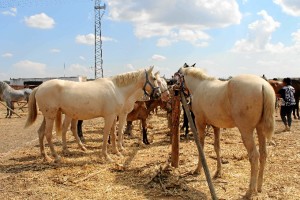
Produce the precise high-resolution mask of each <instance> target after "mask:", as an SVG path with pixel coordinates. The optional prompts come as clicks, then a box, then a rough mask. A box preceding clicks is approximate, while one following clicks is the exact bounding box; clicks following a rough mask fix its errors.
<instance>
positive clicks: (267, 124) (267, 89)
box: [261, 84, 276, 141]
mask: <svg viewBox="0 0 300 200" xmlns="http://www.w3.org/2000/svg"><path fill="white" fill-rule="evenodd" d="M262 95H263V111H262V118H261V123H262V124H263V130H264V131H263V132H264V135H265V137H266V138H267V140H268V141H270V140H271V138H272V136H273V133H274V128H275V101H276V97H275V93H274V90H273V88H272V87H271V86H270V85H266V84H264V85H262Z"/></svg>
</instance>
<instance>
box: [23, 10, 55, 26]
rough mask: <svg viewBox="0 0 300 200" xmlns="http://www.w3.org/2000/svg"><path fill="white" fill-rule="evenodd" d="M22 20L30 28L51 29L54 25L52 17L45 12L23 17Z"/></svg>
mask: <svg viewBox="0 0 300 200" xmlns="http://www.w3.org/2000/svg"><path fill="white" fill-rule="evenodd" d="M24 21H25V24H26V25H27V26H29V27H32V28H40V29H51V28H53V27H54V25H55V21H54V19H52V18H51V17H49V16H48V15H46V14H45V13H40V14H36V15H32V16H30V17H25V18H24Z"/></svg>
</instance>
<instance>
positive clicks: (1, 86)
mask: <svg viewBox="0 0 300 200" xmlns="http://www.w3.org/2000/svg"><path fill="white" fill-rule="evenodd" d="M31 92H32V90H31V89H29V88H24V89H21V90H15V89H14V88H12V87H10V86H9V85H8V84H7V83H5V82H3V81H0V101H5V103H6V105H7V107H8V108H10V109H11V110H14V102H17V101H23V100H25V101H27V102H28V99H29V95H30V94H31ZM8 108H7V114H6V118H7V117H8V118H10V117H11V115H12V111H11V110H10V109H8Z"/></svg>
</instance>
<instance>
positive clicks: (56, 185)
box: [0, 106, 300, 200]
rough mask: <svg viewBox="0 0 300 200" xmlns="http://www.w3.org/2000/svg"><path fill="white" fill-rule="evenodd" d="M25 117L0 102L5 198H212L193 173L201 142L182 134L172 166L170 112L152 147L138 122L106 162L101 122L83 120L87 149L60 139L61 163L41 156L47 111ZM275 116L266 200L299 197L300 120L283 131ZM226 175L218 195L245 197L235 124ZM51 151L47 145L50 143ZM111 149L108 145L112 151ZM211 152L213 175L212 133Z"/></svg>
mask: <svg viewBox="0 0 300 200" xmlns="http://www.w3.org/2000/svg"><path fill="white" fill-rule="evenodd" d="M18 113H19V114H20V115H21V116H22V118H18V117H15V115H14V117H13V118H11V119H5V118H4V117H5V110H4V108H3V107H2V106H0V135H1V141H0V158H1V159H0V180H1V181H0V191H1V192H0V199H139V200H140V199H211V195H210V192H209V189H208V186H207V183H206V179H205V176H204V174H203V173H202V174H201V175H200V176H195V175H192V174H191V172H192V171H193V170H194V169H195V167H196V163H197V155H198V153H197V148H196V146H195V142H194V141H193V140H192V139H190V140H184V139H182V141H181V143H180V166H179V168H177V169H175V168H172V167H168V168H166V166H167V165H168V163H169V160H170V153H171V145H170V137H169V136H168V133H169V130H168V128H167V120H166V113H165V112H163V111H159V113H158V114H157V115H153V116H152V117H151V118H150V119H149V120H148V121H149V126H150V128H149V137H150V139H151V144H150V145H143V144H142V143H141V133H140V129H139V126H138V125H137V124H136V125H135V127H134V130H133V134H134V136H133V137H131V138H130V137H129V136H125V144H126V152H125V153H123V154H124V156H123V157H118V156H116V155H112V158H113V159H114V160H115V162H113V163H107V162H106V161H104V160H103V159H102V158H101V157H100V155H101V154H100V149H101V146H102V133H103V120H102V119H93V120H87V121H84V124H83V130H84V135H85V137H86V144H85V146H86V147H87V149H88V150H87V151H86V152H82V151H81V150H80V149H79V148H78V147H77V144H76V143H75V142H74V138H73V136H71V133H68V146H69V148H70V151H71V153H70V154H69V155H62V152H61V142H60V139H59V138H56V137H55V145H56V150H57V151H58V153H59V154H60V155H61V156H63V158H62V163H60V164H54V163H50V164H49V163H44V162H43V161H42V159H41V157H40V152H39V146H38V140H37V133H36V131H37V129H38V127H39V125H40V123H41V119H42V117H41V116H39V117H38V120H37V122H36V123H35V124H34V125H33V126H32V127H30V128H28V129H23V126H24V124H25V121H26V115H27V114H26V112H22V111H18ZM282 129H283V125H282V123H281V121H280V119H279V118H277V120H276V131H275V134H274V137H273V141H274V142H275V144H274V145H269V146H268V153H269V156H268V160H267V166H266V169H265V179H264V187H263V192H262V193H261V194H260V195H259V197H260V198H261V199H300V167H299V163H300V121H298V120H297V121H294V122H293V128H292V131H291V132H281V130H282ZM221 149H222V152H221V153H222V158H223V160H224V161H226V162H225V163H226V164H223V177H222V178H219V179H216V180H213V184H214V187H215V190H216V193H217V196H218V198H219V199H243V195H244V194H245V192H246V190H247V187H248V180H249V176H250V165H249V162H248V157H247V152H246V150H245V148H244V146H243V144H242V142H241V138H240V134H239V132H238V130H237V129H236V128H233V129H227V130H222V137H221ZM46 150H47V152H48V153H49V152H50V151H49V148H48V147H47V146H46ZM109 152H110V149H109ZM205 155H206V159H207V163H208V166H209V169H210V173H211V174H212V175H213V172H214V170H215V169H216V160H215V153H214V149H213V134H212V133H211V132H210V134H209V135H208V137H207V139H206V142H205Z"/></svg>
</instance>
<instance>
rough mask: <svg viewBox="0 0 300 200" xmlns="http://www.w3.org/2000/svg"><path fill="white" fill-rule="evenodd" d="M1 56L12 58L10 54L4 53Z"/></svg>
mask: <svg viewBox="0 0 300 200" xmlns="http://www.w3.org/2000/svg"><path fill="white" fill-rule="evenodd" d="M1 56H2V57H4V58H11V57H13V54H12V53H4V54H2V55H1Z"/></svg>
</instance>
